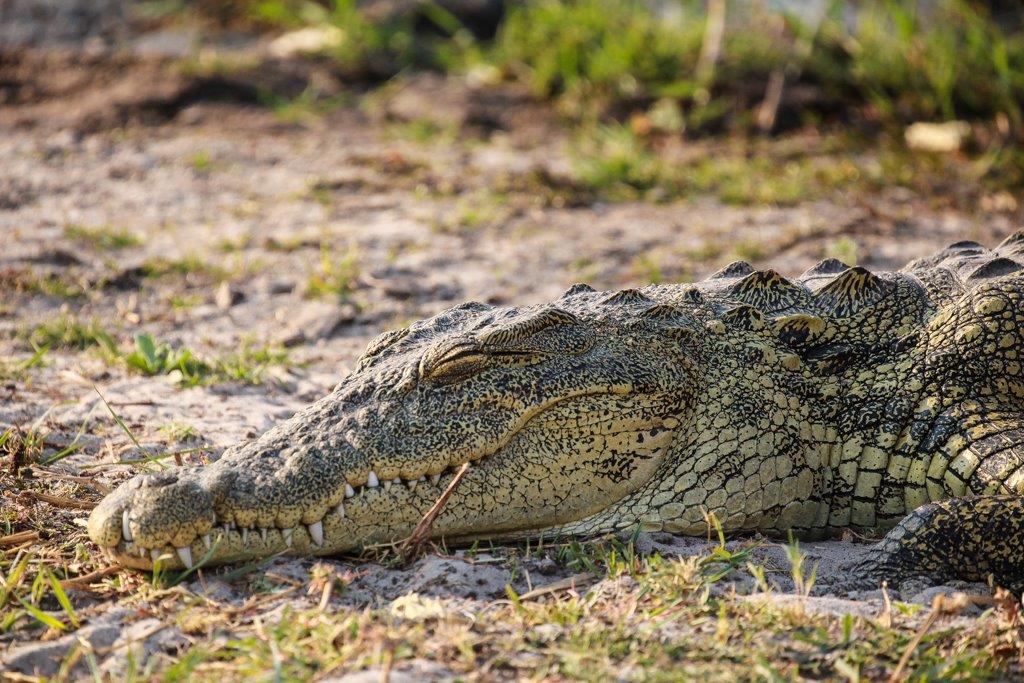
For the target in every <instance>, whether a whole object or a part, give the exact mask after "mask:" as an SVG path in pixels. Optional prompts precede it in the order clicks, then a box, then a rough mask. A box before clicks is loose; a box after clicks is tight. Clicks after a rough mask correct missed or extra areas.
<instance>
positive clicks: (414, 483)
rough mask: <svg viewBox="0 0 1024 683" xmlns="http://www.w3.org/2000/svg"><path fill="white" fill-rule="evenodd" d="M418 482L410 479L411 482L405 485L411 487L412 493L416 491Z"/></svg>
mask: <svg viewBox="0 0 1024 683" xmlns="http://www.w3.org/2000/svg"><path fill="white" fill-rule="evenodd" d="M416 482H417V480H416V479H410V480H409V481H407V482H405V485H406V486H408V487H409V490H410V491H413V490H415V489H416Z"/></svg>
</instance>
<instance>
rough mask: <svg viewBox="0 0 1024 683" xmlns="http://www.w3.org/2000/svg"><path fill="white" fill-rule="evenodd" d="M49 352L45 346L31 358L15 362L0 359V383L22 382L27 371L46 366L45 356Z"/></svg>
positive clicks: (38, 349)
mask: <svg viewBox="0 0 1024 683" xmlns="http://www.w3.org/2000/svg"><path fill="white" fill-rule="evenodd" d="M49 350H50V349H49V347H46V346H42V347H39V348H37V349H36V350H35V352H34V353H33V354H32V355H31V356H29V357H27V358H23V359H21V360H17V361H15V360H10V359H6V358H0V381H4V382H16V381H22V380H24V379H25V377H26V376H27V375H28V371H29V370H32V369H33V368H41V367H44V366H45V365H46V354H47V352H48V351H49Z"/></svg>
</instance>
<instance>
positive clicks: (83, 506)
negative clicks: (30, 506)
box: [26, 491, 96, 510]
mask: <svg viewBox="0 0 1024 683" xmlns="http://www.w3.org/2000/svg"><path fill="white" fill-rule="evenodd" d="M26 493H28V495H30V496H32V497H33V498H35V499H36V500H41V501H43V502H44V503H49V504H50V505H53V506H54V507H59V508H70V509H72V510H92V509H93V508H94V507H96V503H93V502H90V501H87V500H74V499H73V498H64V497H63V496H53V495H50V494H49V493H42V492H41V491H26Z"/></svg>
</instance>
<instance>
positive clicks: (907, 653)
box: [889, 594, 944, 683]
mask: <svg viewBox="0 0 1024 683" xmlns="http://www.w3.org/2000/svg"><path fill="white" fill-rule="evenodd" d="M943 600H944V598H943V596H942V595H941V594H939V595H936V596H935V599H934V600H932V611H931V612H929V613H928V617H927V618H926V619H925V620H924V623H922V624H921V628H919V629H918V630H917V633H915V634H914V637H913V638H911V639H910V642H909V643H907V649H906V650H904V651H903V656H902V657H900V661H899V664H897V665H896V668H895V669H893V672H892V675H891V676H889V683H896V681H898V680H900V677H901V676H902V675H903V670H904V669H905V668H907V663H908V662H909V661H910V657H911V656H912V655H913V654H914V650H916V649H917V646H918V645H920V644H921V639H922V638H924V636H925V634H926V633H928V629H930V628H931V627H932V624H934V623H935V620H936V619H938V618H939V613H941V612H942V607H943V605H942V603H943Z"/></svg>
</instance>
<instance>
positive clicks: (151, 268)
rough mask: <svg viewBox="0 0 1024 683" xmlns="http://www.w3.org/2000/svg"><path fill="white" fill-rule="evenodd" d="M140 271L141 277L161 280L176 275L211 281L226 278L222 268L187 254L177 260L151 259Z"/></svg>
mask: <svg viewBox="0 0 1024 683" xmlns="http://www.w3.org/2000/svg"><path fill="white" fill-rule="evenodd" d="M140 269H141V271H142V276H143V277H147V278H162V277H167V276H172V275H177V276H198V277H205V278H209V279H212V280H224V279H225V278H227V276H228V272H227V271H226V270H225V269H224V268H222V267H220V266H216V265H213V264H211V263H209V262H207V261H205V260H203V259H202V258H201V257H199V256H196V255H194V254H189V255H187V256H184V257H182V258H178V259H168V258H163V257H156V258H151V259H148V260H147V261H145V262H144V263H143V264H142V265H141V266H140Z"/></svg>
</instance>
